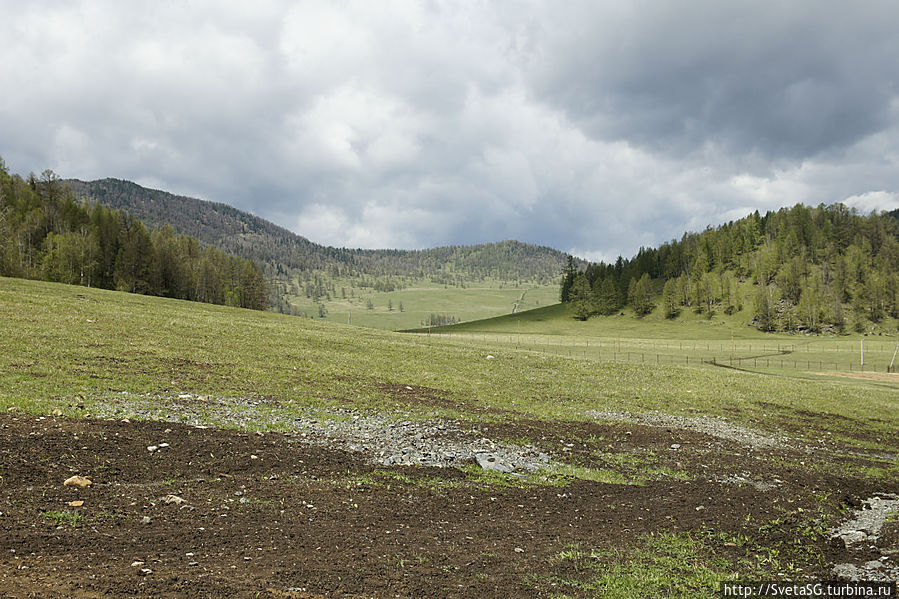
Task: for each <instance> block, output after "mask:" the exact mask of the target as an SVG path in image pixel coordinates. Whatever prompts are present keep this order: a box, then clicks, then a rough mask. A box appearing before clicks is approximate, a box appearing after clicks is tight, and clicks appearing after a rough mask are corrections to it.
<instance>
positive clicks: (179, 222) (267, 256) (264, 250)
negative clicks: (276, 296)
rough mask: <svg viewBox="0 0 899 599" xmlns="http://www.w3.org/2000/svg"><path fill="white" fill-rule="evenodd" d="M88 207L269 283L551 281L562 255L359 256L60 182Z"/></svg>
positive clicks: (272, 230) (213, 210) (264, 227)
mask: <svg viewBox="0 0 899 599" xmlns="http://www.w3.org/2000/svg"><path fill="white" fill-rule="evenodd" d="M65 182H66V183H67V184H68V185H69V186H71V188H72V189H73V190H74V191H75V193H76V194H77V195H79V196H81V197H83V198H85V199H88V200H89V201H96V202H99V203H101V204H103V205H106V206H108V207H110V208H115V209H117V210H124V211H126V212H128V213H130V214H133V215H134V216H136V217H137V218H140V219H141V220H142V221H144V222H145V223H147V225H148V226H150V227H151V228H159V227H161V226H162V225H164V224H166V223H168V224H169V225H171V226H172V228H174V229H175V231H176V232H178V233H184V234H188V235H191V236H194V237H196V238H198V239H199V240H200V241H202V242H204V243H207V244H210V245H214V246H216V247H218V248H220V249H222V250H225V251H227V252H230V253H233V254H236V255H238V256H241V257H244V258H249V259H251V260H254V261H256V262H258V263H260V264H261V265H262V266H263V267H264V269H265V270H266V273H267V274H269V275H270V276H271V277H274V278H277V277H282V278H283V277H284V276H285V275H287V277H286V278H287V279H289V278H291V277H290V275H296V274H299V273H309V272H315V271H325V272H327V273H328V274H330V275H331V276H340V277H347V278H356V277H363V276H366V277H387V276H390V277H414V278H419V279H420V278H430V279H432V280H434V281H435V282H439V283H442V284H461V283H462V282H472V281H483V280H487V279H493V280H500V281H526V282H532V283H536V284H551V283H555V282H557V281H558V277H559V274H560V273H561V271H562V267H563V266H564V265H565V261H566V259H567V257H566V255H565V254H564V253H562V252H560V251H558V250H554V249H552V248H548V247H543V246H537V245H532V244H527V243H521V242H518V241H502V242H499V243H489V244H480V245H471V246H448V247H439V248H433V249H427V250H362V249H348V248H335V247H328V246H323V245H320V244H317V243H314V242H312V241H310V240H308V239H306V238H305V237H302V236H300V235H297V234H295V233H293V232H291V231H288V230H287V229H285V228H283V227H280V226H278V225H276V224H274V223H271V222H269V221H267V220H265V219H262V218H259V217H257V216H254V215H252V214H249V213H247V212H243V211H241V210H238V209H236V208H233V207H231V206H228V205H226V204H221V203H216V202H209V201H205V200H199V199H196V198H190V197H185V196H179V195H174V194H171V193H167V192H165V191H160V190H155V189H148V188H146V187H142V186H140V185H138V184H136V183H133V182H131V181H124V180H120V179H101V180H97V181H79V180H77V179H69V180H66V181H65Z"/></svg>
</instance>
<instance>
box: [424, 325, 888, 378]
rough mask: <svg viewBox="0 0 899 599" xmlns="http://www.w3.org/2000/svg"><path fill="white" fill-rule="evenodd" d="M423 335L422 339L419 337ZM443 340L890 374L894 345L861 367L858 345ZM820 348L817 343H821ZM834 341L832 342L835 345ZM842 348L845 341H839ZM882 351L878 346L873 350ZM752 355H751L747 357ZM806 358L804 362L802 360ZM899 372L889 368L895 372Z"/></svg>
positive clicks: (618, 357) (605, 356) (643, 360)
mask: <svg viewBox="0 0 899 599" xmlns="http://www.w3.org/2000/svg"><path fill="white" fill-rule="evenodd" d="M421 335H422V336H425V335H424V334H421ZM431 337H433V338H435V339H436V338H442V339H450V340H461V341H466V342H471V341H475V342H479V343H481V344H484V345H489V344H495V345H500V346H503V347H511V348H514V349H521V350H525V351H531V352H535V353H542V354H550V355H558V356H562V357H570V358H579V359H587V360H593V361H614V362H622V363H636V364H658V365H661V364H685V365H701V364H708V365H713V366H729V367H734V368H741V369H748V368H755V369H760V368H761V369H780V370H800V371H806V372H810V371H837V372H881V373H882V372H889V371H890V370H889V363H890V356H891V355H892V353H893V350H894V349H895V345H892V344H889V345H888V344H886V343H877V344H875V343H870V342H868V341H867V340H866V342H865V348H864V352H865V358H864V364H862V363H861V360H860V358H861V354H860V346H859V345H855V346H854V347H852V348H850V347H848V344H846V345H847V347H844V348H842V349H841V348H839V347H832V346H831V347H816V346H814V347H813V346H812V343H814V341H811V342H797V343H793V344H789V343H770V342H769V343H764V342H752V343H750V342H730V343H728V342H721V341H715V342H711V341H710V342H699V341H664V342H653V341H649V340H634V339H624V340H618V339H610V338H605V337H604V338H598V337H593V338H584V337H565V336H561V335H559V336H554V335H519V334H516V333H512V334H509V333H503V334H488V333H474V334H465V333H449V332H446V333H439V332H436V331H435V332H432V334H431V335H429V336H427V338H429V339H430V338H431ZM819 343H820V342H819ZM836 343H837V342H834V344H836ZM840 343H845V342H840ZM877 346H880V347H877ZM828 352H830V353H836V352H839V353H842V354H845V355H844V356H839V357H837V356H831V357H825V356H821V355H816V354H825V353H828ZM746 354H750V355H746ZM800 356H804V357H800ZM897 370H899V368H897V367H896V366H894V367H893V372H896V371H897Z"/></svg>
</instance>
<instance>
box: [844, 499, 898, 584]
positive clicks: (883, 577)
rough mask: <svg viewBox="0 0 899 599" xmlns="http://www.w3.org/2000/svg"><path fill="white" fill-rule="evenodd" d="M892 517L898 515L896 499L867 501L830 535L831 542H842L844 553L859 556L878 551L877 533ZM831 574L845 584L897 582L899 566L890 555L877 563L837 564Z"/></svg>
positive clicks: (873, 561) (869, 561) (874, 561)
mask: <svg viewBox="0 0 899 599" xmlns="http://www.w3.org/2000/svg"><path fill="white" fill-rule="evenodd" d="M893 514H899V495H889V494H884V495H880V496H876V497H872V498H870V499H866V500H865V501H864V505H863V506H862V508H861V509H859V510H855V511H854V512H853V514H852V517H851V518H850V519H848V520H847V521H846V522H844V523H843V524H841V525H840V526H838V527H837V528H835V529H833V530H831V531H830V538H831V539H834V540H837V539H839V540H841V541H842V542H843V544H844V545H845V546H846V548H847V549H857V550H859V551H861V552H866V551H869V550H870V549H877V540H878V538H879V535H880V531H881V529H882V528H883V525H884V523H886V521H887V519H888V518H889V517H890V516H891V515H893ZM884 553H888V552H886V551H885V552H884ZM833 573H834V575H835V576H837V577H839V578H843V579H847V580H872V581H897V580H899V563H897V562H896V561H895V560H893V559H892V558H891V556H890V555H883V556H881V558H880V559H879V560H867V561H864V562H861V563H842V564H836V565H835V566H834V567H833Z"/></svg>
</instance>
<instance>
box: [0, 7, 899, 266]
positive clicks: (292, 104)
mask: <svg viewBox="0 0 899 599" xmlns="http://www.w3.org/2000/svg"><path fill="white" fill-rule="evenodd" d="M0 23H2V26H0V56H2V57H3V60H2V62H0V156H2V158H3V159H4V160H5V161H6V163H7V165H8V166H9V168H10V170H11V171H13V172H17V173H20V174H23V175H25V174H27V173H28V172H30V171H34V172H36V173H40V172H41V171H42V170H43V169H45V168H50V169H53V170H54V171H56V172H57V174H59V175H60V176H63V177H75V178H80V179H97V178H104V177H117V178H123V179H130V180H133V181H136V182H138V183H141V184H143V185H147V186H151V187H155V188H159V189H164V190H166V191H171V192H175V193H180V194H186V195H192V196H195V197H200V198H203V199H207V200H213V201H219V202H225V203H228V204H231V205H233V206H236V207H238V208H241V209H244V210H249V211H252V212H253V213H255V214H257V215H259V216H262V217H264V218H267V219H269V220H271V221H274V222H276V223H278V224H280V225H282V226H284V227H286V228H288V229H291V230H293V231H295V232H297V233H299V234H300V235H303V236H305V237H307V238H309V239H311V240H313V241H316V242H319V243H324V244H328V245H335V246H348V247H366V248H383V247H399V248H423V247H432V246H437V245H447V244H467V243H476V242H489V241H500V240H503V239H519V240H521V241H527V242H532V243H539V244H543V245H549V246H552V247H555V248H558V249H560V250H563V251H570V252H573V253H576V254H578V255H580V256H583V257H586V258H592V259H610V258H612V259H613V258H614V257H615V256H617V255H618V254H619V253H621V254H624V255H625V256H630V255H632V254H634V253H635V252H636V250H637V249H638V248H639V246H640V245H658V244H659V243H661V242H663V241H666V240H669V239H671V238H672V237H674V236H679V235H680V234H681V233H682V232H683V231H685V230H701V229H703V228H705V226H706V225H709V224H711V225H717V224H720V223H722V222H725V221H727V220H731V219H736V218H739V217H742V216H745V215H746V214H747V213H749V212H751V211H752V210H756V209H758V210H760V211H763V212H764V211H765V210H768V209H776V208H778V207H781V206H786V205H792V204H795V203H796V202H803V203H807V204H819V203H822V202H823V203H828V204H829V203H833V202H846V203H848V204H851V205H854V206H857V207H858V208H859V209H860V210H863V211H865V212H867V211H869V210H872V209H894V208H897V207H899V27H897V23H899V3H897V2H896V1H895V0H883V1H871V2H866V1H864V0H862V1H860V2H852V3H847V2H843V1H829V0H808V1H800V0H790V1H788V2H784V1H783V0H776V1H772V2H768V1H764V0H753V1H752V2H739V1H731V0H728V1H721V0H707V1H700V0H697V1H683V2H681V1H667V0H656V1H653V2H647V1H635V0H627V1H622V0H615V1H608V2H603V1H599V0H593V1H585V2H578V1H575V0H565V1H562V2H559V1H552V0H550V1H546V2H529V1H522V2H517V1H511V0H509V1H506V0H485V1H483V2H478V1H471V2H441V1H433V2H429V1H421V2H391V1H384V0H378V1H376V2H372V1H371V0H362V1H360V2H353V1H348V2H294V1H289V0H285V1H283V2H279V1H273V2H268V1H265V0H254V1H253V2H247V1H245V0H241V1H233V2H223V1H220V0H213V1H209V2H203V1H193V0H180V1H171V2H167V1H158V2H120V1H118V0H112V1H84V2H78V1H71V2H49V1H38V0H30V1H28V2H21V1H19V0H0Z"/></svg>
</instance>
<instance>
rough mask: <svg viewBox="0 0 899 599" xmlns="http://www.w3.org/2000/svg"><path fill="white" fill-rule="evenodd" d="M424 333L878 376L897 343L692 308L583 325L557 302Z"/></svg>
mask: <svg viewBox="0 0 899 599" xmlns="http://www.w3.org/2000/svg"><path fill="white" fill-rule="evenodd" d="M735 316H738V315H735ZM417 332H419V333H422V334H424V330H422V329H417ZM430 334H431V336H434V335H441V336H443V337H446V338H456V339H462V340H464V341H466V342H470V343H482V344H488V345H500V346H507V347H515V348H528V349H532V350H534V351H539V352H542V353H549V354H555V355H561V356H564V357H572V358H586V359H593V360H610V361H621V362H629V363H641V364H657V365H675V364H682V365H690V364H701V363H703V362H709V363H710V362H712V361H713V360H714V361H715V362H716V363H717V364H723V365H726V366H732V367H736V368H741V369H749V370H756V371H789V372H793V373H798V372H804V373H822V372H832V371H837V372H856V373H857V372H860V371H865V372H875V373H883V372H885V371H886V369H887V365H889V364H890V362H891V360H892V359H893V355H894V352H895V351H896V348H897V338H896V336H892V337H891V336H889V335H886V336H884V335H879V336H861V335H858V334H852V335H841V336H834V335H797V334H785V333H763V332H761V331H759V330H757V329H755V328H754V327H750V326H747V325H746V323H745V322H744V321H743V320H740V319H739V318H738V317H737V318H731V317H727V316H715V317H714V318H713V319H711V320H707V319H705V318H702V317H701V316H699V315H696V314H692V313H691V314H688V315H685V316H683V317H681V318H678V319H676V320H667V319H665V318H661V317H660V316H659V315H658V314H655V313H653V314H652V315H650V316H647V317H644V318H637V317H635V316H634V315H633V314H631V313H629V312H625V314H624V316H620V315H619V316H604V317H602V316H601V317H593V318H590V319H589V320H587V321H585V322H584V321H579V320H576V319H575V318H573V316H572V311H571V308H570V306H568V305H563V304H556V305H553V306H547V307H544V308H540V309H536V310H529V311H526V312H522V313H520V314H515V315H504V316H499V317H495V318H490V319H485V320H481V321H475V322H468V323H463V324H459V325H453V326H447V327H440V328H438V329H432V330H431V331H430ZM862 350H863V352H864V364H862V359H861V358H862ZM896 366H899V360H897V364H896ZM814 376H822V375H820V374H815V375H814ZM893 388H899V386H897V385H893Z"/></svg>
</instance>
